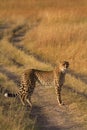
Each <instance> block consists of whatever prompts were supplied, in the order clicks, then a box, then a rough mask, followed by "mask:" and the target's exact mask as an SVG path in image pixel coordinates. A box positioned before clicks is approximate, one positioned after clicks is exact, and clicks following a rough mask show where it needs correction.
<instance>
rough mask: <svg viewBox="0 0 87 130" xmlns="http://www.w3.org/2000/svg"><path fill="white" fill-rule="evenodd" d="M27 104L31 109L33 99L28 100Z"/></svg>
mask: <svg viewBox="0 0 87 130" xmlns="http://www.w3.org/2000/svg"><path fill="white" fill-rule="evenodd" d="M26 101H27V103H28V104H29V106H30V107H32V103H31V99H30V98H29V99H26Z"/></svg>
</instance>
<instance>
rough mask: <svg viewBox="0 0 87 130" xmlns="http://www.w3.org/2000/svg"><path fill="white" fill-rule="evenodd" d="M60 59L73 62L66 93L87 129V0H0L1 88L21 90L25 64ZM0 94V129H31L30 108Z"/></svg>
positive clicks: (43, 66)
mask: <svg viewBox="0 0 87 130" xmlns="http://www.w3.org/2000/svg"><path fill="white" fill-rule="evenodd" d="M26 25H27V26H26ZM20 26H21V29H20ZM26 28H27V29H26ZM14 30H16V33H14ZM12 38H13V39H12ZM11 39H12V41H11ZM14 39H15V40H14ZM60 60H68V61H69V62H70V72H69V74H68V75H67V78H66V84H65V88H64V90H63V93H64V97H63V98H64V99H66V102H67V103H69V110H70V111H71V113H73V114H74V115H76V116H73V120H76V121H77V122H78V123H79V122H80V123H81V124H82V125H83V127H84V128H86V129H87V126H86V121H87V110H86V107H87V103H86V99H87V96H86V95H87V82H86V80H87V78H86V77H87V1H86V0H83V1H81V0H75V1H73V0H61V1H59V0H44V1H43V0H37V1H36V0H32V1H29V0H26V2H25V1H24V0H21V1H20V0H19V1H18V0H15V1H14V0H9V1H7V0H3V1H2V0H0V91H1V93H4V91H5V89H9V90H11V91H16V90H17V87H19V86H17V82H16V80H17V78H18V79H19V77H20V75H21V73H22V72H23V70H24V69H27V68H32V67H34V68H38V69H40V68H41V69H45V70H50V69H52V67H53V66H51V65H57V64H58V62H59V61H60ZM72 72H73V73H72ZM67 93H68V94H67ZM0 96H1V99H0V101H1V103H0V124H1V125H0V129H1V130H6V129H7V130H10V129H11V130H19V129H21V130H27V129H28V130H29V129H30V130H31V129H32V130H33V129H34V124H35V120H36V119H33V120H32V119H30V118H29V112H30V111H26V110H25V109H26V108H23V107H22V106H21V104H20V103H19V102H17V101H16V100H15V99H14V100H13V99H5V98H4V97H3V95H2V94H0ZM3 101H4V102H3ZM79 108H80V109H79ZM7 110H8V111H7ZM14 113H15V114H14ZM26 115H27V116H26ZM4 124H5V125H4Z"/></svg>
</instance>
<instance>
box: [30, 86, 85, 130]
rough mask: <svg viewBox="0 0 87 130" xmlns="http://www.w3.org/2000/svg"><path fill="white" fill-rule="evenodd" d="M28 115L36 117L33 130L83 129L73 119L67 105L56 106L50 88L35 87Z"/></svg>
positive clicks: (52, 91)
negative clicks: (31, 106)
mask: <svg viewBox="0 0 87 130" xmlns="http://www.w3.org/2000/svg"><path fill="white" fill-rule="evenodd" d="M33 100H34V103H33V104H37V105H35V106H33V108H32V110H31V114H30V117H31V118H36V123H35V130H85V129H83V128H82V127H81V125H80V124H78V123H77V122H75V120H73V118H72V117H73V116H75V115H73V114H72V113H71V112H70V111H69V109H68V105H65V106H58V104H57V101H56V95H55V93H54V90H53V89H52V88H49V89H48V88H45V89H44V88H36V90H35V94H34V96H33Z"/></svg>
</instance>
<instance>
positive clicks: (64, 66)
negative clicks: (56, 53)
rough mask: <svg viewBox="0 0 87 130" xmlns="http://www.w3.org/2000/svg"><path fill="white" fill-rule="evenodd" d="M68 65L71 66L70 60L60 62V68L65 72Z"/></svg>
mask: <svg viewBox="0 0 87 130" xmlns="http://www.w3.org/2000/svg"><path fill="white" fill-rule="evenodd" d="M68 67H69V62H68V61H63V62H60V64H59V69H60V70H61V71H62V72H63V73H65V72H66V71H67V69H68Z"/></svg>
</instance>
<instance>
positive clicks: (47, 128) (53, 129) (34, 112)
mask: <svg viewBox="0 0 87 130" xmlns="http://www.w3.org/2000/svg"><path fill="white" fill-rule="evenodd" d="M29 117H30V118H31V119H33V118H36V122H35V129H37V130H60V128H59V127H58V126H51V125H52V124H49V122H48V118H47V117H46V115H44V114H43V110H42V108H41V107H40V106H33V107H32V109H31V112H30V115H29Z"/></svg>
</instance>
